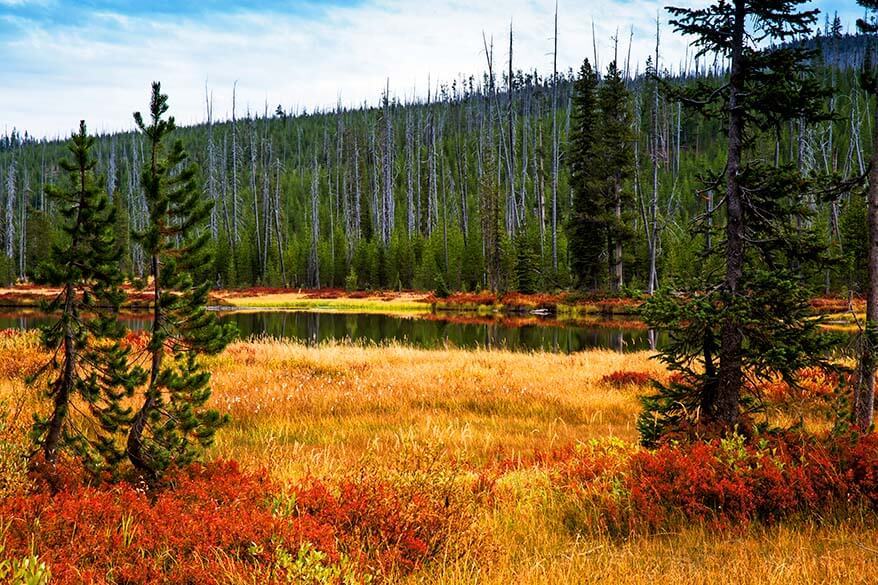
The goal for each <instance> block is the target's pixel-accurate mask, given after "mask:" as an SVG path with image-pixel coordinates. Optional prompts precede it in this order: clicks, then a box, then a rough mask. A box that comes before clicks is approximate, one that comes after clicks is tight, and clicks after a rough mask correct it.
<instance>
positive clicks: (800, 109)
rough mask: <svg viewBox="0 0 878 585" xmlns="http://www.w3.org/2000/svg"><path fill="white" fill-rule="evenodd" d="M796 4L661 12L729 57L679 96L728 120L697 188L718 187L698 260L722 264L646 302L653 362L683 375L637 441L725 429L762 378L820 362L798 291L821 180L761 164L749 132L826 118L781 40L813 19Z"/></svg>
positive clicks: (737, 0)
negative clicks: (719, 213) (719, 219)
mask: <svg viewBox="0 0 878 585" xmlns="http://www.w3.org/2000/svg"><path fill="white" fill-rule="evenodd" d="M801 3H802V0H789V1H782V0H734V2H731V3H729V2H725V1H723V0H719V1H718V2H716V3H715V4H713V5H711V6H709V7H707V8H701V9H688V8H670V9H669V10H670V11H671V13H672V15H674V17H675V19H674V20H672V21H671V24H672V26H673V27H674V28H675V29H676V30H677V31H678V32H681V33H683V34H687V35H693V36H694V37H695V40H694V44H695V45H696V46H697V47H698V48H699V55H704V54H707V53H710V54H716V55H719V56H721V57H724V58H728V59H730V66H731V70H730V76H729V79H728V82H727V83H725V84H723V85H721V86H717V85H716V84H715V83H713V82H712V80H702V81H699V82H698V83H696V84H694V85H692V86H690V87H688V88H684V89H682V90H678V91H677V94H676V95H677V97H678V98H679V99H681V100H682V101H683V103H684V104H686V105H687V106H690V107H692V108H693V109H695V110H696V111H697V112H699V113H701V114H702V115H703V116H704V117H705V118H707V119H714V120H725V122H726V124H727V129H728V134H727V140H728V142H727V157H726V163H725V168H724V170H723V171H721V172H719V173H710V172H705V175H706V179H705V185H704V189H705V191H706V190H708V189H719V188H720V186H721V185H723V184H724V185H725V198H724V201H723V206H724V209H723V211H724V212H725V220H726V223H725V233H724V237H723V241H722V242H720V245H716V246H713V247H711V248H710V249H709V250H708V251H707V252H706V257H705V258H704V259H703V261H702V263H701V265H702V266H706V267H710V266H712V265H714V261H715V260H719V261H720V263H721V265H724V268H725V270H724V274H723V275H722V276H716V275H715V272H714V271H711V270H705V271H704V272H702V273H701V274H699V275H698V276H699V278H696V279H692V280H691V281H690V282H688V283H687V285H688V286H685V287H683V290H678V291H675V292H676V293H677V294H672V293H671V292H670V291H667V290H666V291H664V292H662V293H660V294H658V295H656V296H655V297H653V299H651V300H650V301H649V302H648V303H647V305H646V308H645V311H644V315H645V317H646V319H647V321H648V322H649V323H650V324H651V325H652V326H653V327H656V328H660V329H665V330H668V331H670V332H671V333H670V342H669V343H668V345H667V346H666V348H665V349H664V350H663V351H662V352H661V359H662V361H664V362H665V363H666V364H667V365H668V368H669V369H670V370H671V371H673V372H677V373H679V374H681V376H679V381H678V382H676V383H673V384H670V385H669V386H664V387H662V386H660V387H659V392H658V393H657V394H656V395H654V396H651V397H648V398H646V399H645V401H644V402H645V406H646V412H644V414H643V415H642V416H641V418H640V420H639V429H640V431H641V434H642V438H643V440H644V442H646V443H652V442H654V441H656V440H657V439H658V438H659V437H660V436H661V435H662V434H663V433H665V432H669V431H673V430H674V429H679V428H680V427H681V426H686V425H688V424H691V423H707V424H708V425H710V426H713V427H716V430H719V431H720V432H731V431H733V430H734V429H735V428H736V426H737V425H738V424H739V422H742V419H741V413H742V410H744V411H747V410H749V409H750V408H751V407H754V406H756V403H755V402H754V400H755V399H756V398H758V397H757V396H755V395H754V394H753V392H752V390H753V389H754V387H755V385H756V384H757V383H758V382H759V381H761V380H765V379H768V378H770V377H772V376H775V375H780V376H782V377H783V378H784V379H785V380H786V381H788V382H789V383H791V384H793V385H795V383H796V378H797V372H798V371H799V370H800V369H801V368H803V367H807V366H819V367H828V365H829V364H828V363H827V349H828V347H829V346H830V345H831V344H832V341H833V340H832V339H831V338H830V337H828V336H826V335H824V334H821V333H820V331H819V329H818V327H819V322H818V321H817V320H814V319H811V318H810V311H809V306H808V299H809V296H810V295H809V291H808V290H807V288H806V287H805V283H806V277H807V274H808V268H809V266H813V265H814V263H815V262H817V261H819V260H820V258H821V255H822V253H823V251H824V250H823V249H822V244H821V243H820V242H821V238H819V237H817V235H816V234H815V233H814V232H813V229H811V228H808V227H807V226H808V225H809V222H808V221H807V220H808V217H809V215H810V213H811V210H810V208H809V206H808V205H807V204H806V202H807V201H809V200H817V199H818V198H819V193H818V191H819V190H820V188H821V185H818V184H817V182H816V181H815V180H814V179H812V178H810V177H806V176H803V175H802V173H801V172H800V171H799V170H798V169H797V167H796V166H795V165H793V164H769V163H766V162H765V157H760V156H759V152H758V150H757V140H756V139H757V138H759V137H762V138H763V139H764V138H765V137H766V132H760V129H766V131H767V132H771V133H774V135H775V136H778V135H779V134H780V131H781V129H782V128H783V127H784V125H785V124H788V123H789V121H790V120H799V121H801V122H802V123H803V124H804V123H810V122H815V121H819V120H822V119H825V117H826V116H825V114H824V113H823V111H822V109H821V108H822V103H823V102H824V101H825V97H826V92H825V90H823V89H822V88H821V87H820V85H819V83H818V81H817V80H816V78H815V76H814V74H813V71H812V70H811V66H810V65H809V64H810V63H812V62H813V61H814V59H813V57H814V53H813V51H809V50H806V49H804V48H801V47H798V46H795V45H791V44H784V43H785V42H786V41H791V40H795V39H796V38H798V37H804V36H806V35H808V34H809V32H810V28H811V26H812V24H813V23H814V21H815V15H816V13H815V12H814V11H798V10H797V8H798V6H799V5H800V4H801ZM767 136H768V137H770V136H771V134H767ZM797 220H799V221H797ZM707 221H709V218H707ZM718 254H719V255H721V256H720V257H719V258H717V255H718ZM744 422H746V421H744Z"/></svg>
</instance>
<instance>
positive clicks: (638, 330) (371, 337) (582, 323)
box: [0, 310, 663, 353]
mask: <svg viewBox="0 0 878 585" xmlns="http://www.w3.org/2000/svg"><path fill="white" fill-rule="evenodd" d="M219 315H220V318H221V319H223V320H224V321H229V322H232V323H234V324H235V325H236V327H237V328H238V331H239V334H240V336H241V337H242V338H248V337H250V336H260V335H268V336H272V337H279V338H287V339H295V340H299V341H302V342H304V343H309V344H313V343H321V342H324V341H333V340H350V341H352V342H355V343H366V344H373V343H375V344H380V343H388V342H395V343H401V344H404V345H410V346H414V347H421V348H436V347H445V346H448V347H462V348H478V347H482V348H502V349H509V350H513V351H535V350H542V351H551V352H561V353H571V352H576V351H582V350H586V349H595V348H601V349H612V350H615V351H639V350H645V349H649V347H650V335H649V332H648V331H647V329H646V328H645V327H644V326H643V324H642V323H640V322H637V321H631V320H621V319H619V320H612V319H610V320H607V319H598V318H595V319H590V320H575V321H560V320H557V319H553V318H549V317H541V316H535V315H521V316H515V317H512V316H502V317H500V316H497V317H492V316H484V317H483V316H475V315H470V314H461V313H431V314H426V315H380V314H367V313H326V312H314V311H301V310H299V311H280V310H273V311H241V310H239V311H220V312H219ZM122 320H123V322H124V323H125V324H126V325H127V326H128V327H129V328H130V329H134V330H140V329H146V328H148V327H149V325H150V318H149V315H148V313H142V314H140V313H128V314H126V315H125V316H124V317H123V319H122ZM50 322H52V318H51V316H50V315H47V314H45V313H41V312H39V311H33V310H12V311H7V312H4V313H0V329H7V328H12V329H34V328H36V327H39V326H40V325H45V324H47V323H50ZM662 337H663V336H661V335H659V337H658V343H659V345H660V344H661V342H662Z"/></svg>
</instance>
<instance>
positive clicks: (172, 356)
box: [126, 82, 233, 480]
mask: <svg viewBox="0 0 878 585" xmlns="http://www.w3.org/2000/svg"><path fill="white" fill-rule="evenodd" d="M167 111H168V97H167V95H164V94H162V93H161V85H160V84H159V83H157V82H156V83H153V85H152V96H151V99H150V108H149V115H148V116H149V117H148V119H146V120H145V119H144V118H143V116H142V115H141V114H140V112H137V113H135V114H134V121H135V123H136V124H137V127H138V129H139V130H140V132H141V133H142V134H143V136H144V137H145V139H146V142H147V147H148V153H149V155H148V157H146V160H145V163H144V166H143V170H142V172H141V183H142V185H143V190H144V195H145V198H146V203H147V207H148V212H149V217H148V223H147V226H146V228H145V229H144V230H143V231H142V232H140V233H137V234H135V236H136V238H137V240H138V242H139V243H140V245H141V246H142V247H143V250H144V252H145V254H146V255H147V257H148V258H149V263H150V276H151V277H152V282H151V288H152V291H151V292H152V297H153V298H152V303H153V306H152V310H153V323H152V330H151V332H150V340H149V344H148V346H147V351H148V354H149V358H150V365H149V380H148V382H147V385H146V388H145V390H144V393H143V397H142V398H143V401H142V403H141V406H140V408H139V410H138V411H137V413H136V414H135V415H134V417H133V420H132V422H131V426H130V428H129V431H128V439H127V444H126V452H127V455H128V458H129V460H130V461H131V463H132V464H133V465H134V467H135V468H136V469H137V471H138V472H140V473H141V474H143V475H144V476H145V477H146V478H147V479H148V480H152V479H155V478H157V477H158V476H159V475H160V474H161V473H162V472H163V471H165V470H166V469H167V468H169V467H170V466H175V465H176V466H179V465H185V464H186V463H188V462H190V461H192V460H193V459H194V458H195V457H196V456H197V454H198V449H199V448H202V447H206V446H208V445H210V444H211V442H212V441H213V436H214V434H215V432H216V430H217V428H219V426H220V425H221V424H222V423H223V422H224V420H225V418H224V417H223V416H222V415H220V414H219V413H218V412H217V411H215V410H211V409H209V408H208V407H207V401H208V399H209V398H210V373H209V372H207V371H206V370H205V369H204V368H203V367H202V365H201V364H200V362H199V359H198V357H199V355H200V354H205V353H208V354H210V353H217V352H219V351H221V350H222V349H223V348H224V347H225V346H226V345H227V343H228V341H229V340H230V339H231V336H232V334H233V332H232V331H231V329H230V328H229V327H224V326H222V325H221V324H220V323H219V322H218V320H217V318H216V316H215V315H214V314H212V313H209V312H208V311H207V308H206V307H207V294H208V290H209V286H210V283H209V282H207V281H205V282H201V283H195V282H194V279H193V277H192V272H193V271H194V270H195V269H197V268H199V267H202V266H207V265H209V263H210V261H211V260H210V258H209V253H208V250H207V242H208V238H209V236H210V231H209V230H207V229H205V223H206V221H207V219H208V217H209V215H210V209H211V205H212V202H211V201H209V200H207V198H205V197H204V196H203V194H202V191H201V189H200V188H199V187H198V182H197V180H196V175H197V171H196V168H195V166H194V165H193V164H191V163H190V162H189V159H188V156H187V154H186V152H185V151H184V150H183V145H182V143H181V142H180V141H178V140H177V141H173V142H172V141H171V134H172V133H173V132H174V129H175V127H176V126H175V123H174V118H173V116H170V117H167V118H165V114H166V113H167Z"/></svg>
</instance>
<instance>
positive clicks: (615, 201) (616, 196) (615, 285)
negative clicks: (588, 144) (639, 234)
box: [597, 61, 634, 292]
mask: <svg viewBox="0 0 878 585" xmlns="http://www.w3.org/2000/svg"><path fill="white" fill-rule="evenodd" d="M597 97H598V105H599V108H600V128H601V141H600V147H599V151H598V157H597V162H598V164H599V165H600V167H599V168H600V169H601V171H602V173H603V175H604V176H603V177H602V179H603V188H604V190H605V195H604V200H605V202H606V204H605V206H606V207H605V210H604V214H605V216H606V217H607V220H606V225H607V230H606V235H607V257H608V258H609V261H610V283H611V287H612V289H613V291H615V292H618V291H619V290H620V289H621V288H622V286H623V284H624V280H623V272H622V261H623V246H624V244H625V242H627V241H628V240H630V239H631V236H632V234H631V230H630V228H629V227H628V226H629V224H630V221H631V206H632V203H633V196H632V193H631V189H630V185H629V182H630V180H631V174H632V171H633V162H634V160H633V144H634V135H633V132H632V129H631V95H630V94H629V92H628V89H627V88H626V87H625V80H624V79H623V78H622V72H621V71H620V70H619V67H618V66H617V64H616V61H612V62H611V63H610V65H609V67H608V68H607V75H606V77H605V78H604V80H603V83H602V84H601V86H600V88H599V89H598V96H597Z"/></svg>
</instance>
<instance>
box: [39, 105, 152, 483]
mask: <svg viewBox="0 0 878 585" xmlns="http://www.w3.org/2000/svg"><path fill="white" fill-rule="evenodd" d="M93 144H94V138H93V137H90V136H88V133H87V131H86V126H85V122H80V125H79V132H78V133H77V134H74V135H73V137H72V138H71V140H70V143H69V145H68V150H69V153H70V155H71V159H70V160H63V161H62V162H61V163H60V166H61V169H62V171H64V172H65V173H66V175H67V184H66V185H65V186H64V187H56V186H52V185H49V186H48V187H47V189H46V191H47V195H48V197H49V198H50V200H51V201H53V202H54V204H55V205H56V206H57V207H58V209H59V211H60V214H61V217H62V218H63V225H62V230H63V232H64V235H65V239H64V241H63V243H60V244H56V245H55V246H53V248H52V251H51V256H50V258H49V259H48V260H47V261H45V262H43V263H42V264H41V265H40V266H39V267H38V269H37V272H36V277H37V279H38V280H39V281H41V282H44V283H46V284H49V285H52V286H58V287H60V288H61V291H60V293H59V294H58V295H57V296H56V297H55V298H54V299H53V300H52V301H51V302H49V303H47V306H46V307H45V309H46V310H47V311H49V312H52V313H56V312H57V313H59V317H58V320H57V321H56V322H55V323H53V324H52V325H49V326H46V327H44V328H43V329H42V338H41V339H42V344H43V347H44V348H45V349H46V350H47V351H48V352H49V353H51V354H52V359H51V361H50V362H49V363H48V364H46V367H45V369H44V370H43V371H41V372H40V374H38V377H41V376H42V374H44V373H46V371H48V372H49V383H48V391H47V395H48V397H49V398H50V399H51V400H52V409H51V414H50V415H49V417H48V418H47V419H42V418H39V417H38V418H37V420H36V422H35V425H34V429H33V437H34V439H35V441H36V442H37V443H38V444H39V446H40V447H41V450H42V454H43V456H44V458H45V461H46V463H48V464H50V465H51V464H54V463H55V462H56V460H57V457H58V452H59V450H61V449H63V448H69V449H70V450H71V451H73V452H74V453H75V454H77V455H78V456H80V457H81V458H82V460H83V462H84V463H85V464H86V466H87V467H88V468H89V469H91V470H92V471H100V470H102V469H106V468H111V469H112V468H115V466H116V464H117V463H119V462H120V461H121V460H122V459H123V458H124V453H123V451H122V450H121V449H120V448H119V447H118V445H117V442H116V440H115V435H116V433H117V432H118V430H119V429H120V428H122V427H124V425H125V424H126V423H127V422H128V420H129V419H130V416H131V409H130V408H129V407H127V406H125V404H124V401H125V399H126V398H129V397H130V396H131V395H132V394H133V392H134V389H135V387H136V386H137V385H138V384H141V383H142V382H143V380H144V378H145V376H144V372H143V370H142V369H140V368H137V367H134V368H131V367H129V365H128V354H129V350H128V348H127V347H125V346H123V345H122V344H121V343H120V341H119V340H120V338H121V337H122V335H123V333H124V328H123V327H122V325H121V324H120V323H119V321H118V319H117V313H118V309H119V306H120V304H121V302H122V300H123V298H124V294H123V293H122V291H121V290H120V288H119V285H120V284H121V281H122V276H121V274H120V273H119V269H118V267H119V262H120V258H121V255H122V251H121V249H120V247H119V246H118V244H117V242H116V240H115V234H114V229H115V216H114V210H113V208H112V207H111V205H110V203H109V200H108V198H107V195H106V193H105V191H104V189H102V188H101V186H100V185H99V183H98V180H97V178H96V176H95V166H96V164H97V162H96V161H95V159H94V158H93V157H92V155H91V148H92V146H93ZM75 404H79V405H81V406H82V407H80V408H77V410H78V412H79V413H80V416H77V419H76V420H75V421H73V420H72V419H71V416H70V411H71V408H73V407H74V406H75Z"/></svg>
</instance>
